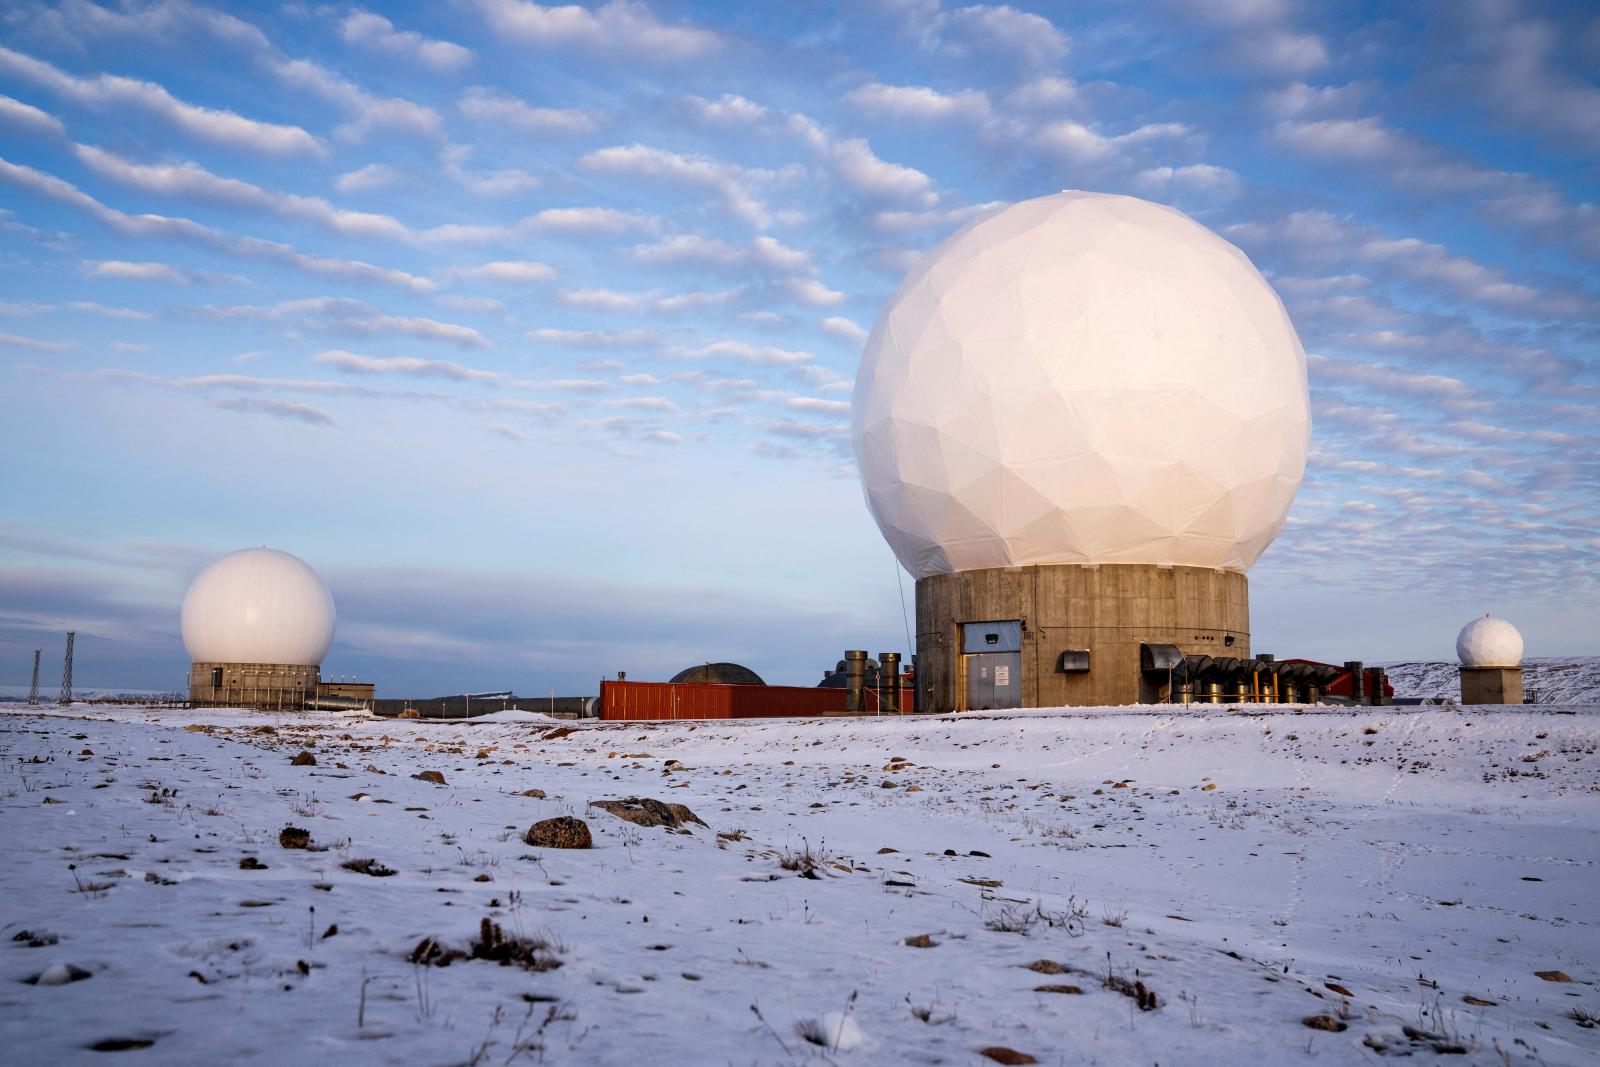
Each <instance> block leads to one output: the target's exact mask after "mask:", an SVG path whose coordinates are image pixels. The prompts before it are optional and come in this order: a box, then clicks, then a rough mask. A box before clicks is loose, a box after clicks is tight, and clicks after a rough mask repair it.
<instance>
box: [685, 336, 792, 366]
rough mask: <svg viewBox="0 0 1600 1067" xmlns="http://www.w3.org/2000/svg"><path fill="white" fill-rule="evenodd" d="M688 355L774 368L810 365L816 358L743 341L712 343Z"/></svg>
mask: <svg viewBox="0 0 1600 1067" xmlns="http://www.w3.org/2000/svg"><path fill="white" fill-rule="evenodd" d="M688 355H691V356H698V357H701V358H706V359H716V358H727V359H737V360H740V361H742V362H745V363H760V364H765V365H767V366H776V367H791V366H795V365H797V364H801V363H810V362H811V361H812V360H813V359H815V358H816V357H814V356H813V355H812V354H811V353H810V352H797V351H793V350H790V349H785V348H777V347H775V346H773V345H752V344H747V343H746V342H744V341H713V342H712V343H711V344H708V345H705V346H703V347H701V348H698V349H695V350H693V351H692V352H689V353H688Z"/></svg>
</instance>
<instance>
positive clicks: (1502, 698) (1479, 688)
mask: <svg viewBox="0 0 1600 1067" xmlns="http://www.w3.org/2000/svg"><path fill="white" fill-rule="evenodd" d="M1461 703H1463V704H1520V703H1522V668H1521V667H1462V668H1461Z"/></svg>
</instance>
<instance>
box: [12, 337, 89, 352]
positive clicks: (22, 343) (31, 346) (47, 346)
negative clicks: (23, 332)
mask: <svg viewBox="0 0 1600 1067" xmlns="http://www.w3.org/2000/svg"><path fill="white" fill-rule="evenodd" d="M71 347H72V342H71V341H41V340H39V339H38V338H37V337H22V336H19V335H18V334H14V333H0V348H24V349H27V350H28V351H30V352H65V351H66V350H67V349H69V348H71Z"/></svg>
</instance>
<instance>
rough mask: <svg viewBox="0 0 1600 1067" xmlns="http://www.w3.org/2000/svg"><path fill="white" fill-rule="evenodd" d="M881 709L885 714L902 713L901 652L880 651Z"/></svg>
mask: <svg viewBox="0 0 1600 1067" xmlns="http://www.w3.org/2000/svg"><path fill="white" fill-rule="evenodd" d="M878 697H879V709H878V710H880V711H881V712H883V714H885V715H898V714H900V653H898V652H879V653H878Z"/></svg>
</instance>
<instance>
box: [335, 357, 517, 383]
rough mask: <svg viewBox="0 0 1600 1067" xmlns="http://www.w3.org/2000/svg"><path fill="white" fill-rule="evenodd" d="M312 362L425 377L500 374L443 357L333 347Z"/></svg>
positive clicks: (363, 371) (488, 377) (355, 370)
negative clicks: (359, 352)
mask: <svg viewBox="0 0 1600 1067" xmlns="http://www.w3.org/2000/svg"><path fill="white" fill-rule="evenodd" d="M312 362H314V363H322V364H326V365H327V366H330V367H334V368H336V369H338V370H342V371H344V372H346V373H348V374H409V375H415V376H418V377H425V378H448V379H450V380H451V381H456V382H469V381H478V382H493V381H498V380H499V378H500V375H499V374H496V373H495V372H494V371H488V370H479V369H477V368H474V367H467V366H463V365H462V364H460V363H452V362H450V361H449V360H442V359H418V358H416V357H415V356H362V355H357V354H356V353H354V352H345V351H342V350H340V349H330V350H328V351H326V352H318V353H317V354H316V355H315V356H313V357H312Z"/></svg>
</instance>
